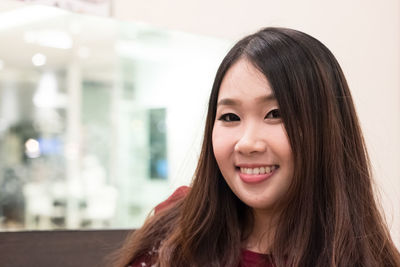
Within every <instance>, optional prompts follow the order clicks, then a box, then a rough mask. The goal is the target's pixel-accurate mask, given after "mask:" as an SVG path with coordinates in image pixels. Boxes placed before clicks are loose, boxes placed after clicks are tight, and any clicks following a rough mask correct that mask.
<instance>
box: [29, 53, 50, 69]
mask: <svg viewBox="0 0 400 267" xmlns="http://www.w3.org/2000/svg"><path fill="white" fill-rule="evenodd" d="M46 60H47V58H46V56H45V55H43V54H40V53H37V54H35V55H34V56H33V57H32V63H33V65H35V66H36V67H40V66H43V65H44V64H46Z"/></svg>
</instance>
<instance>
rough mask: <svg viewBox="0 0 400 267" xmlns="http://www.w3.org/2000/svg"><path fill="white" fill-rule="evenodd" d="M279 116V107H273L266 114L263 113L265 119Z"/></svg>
mask: <svg viewBox="0 0 400 267" xmlns="http://www.w3.org/2000/svg"><path fill="white" fill-rule="evenodd" d="M280 118H281V113H280V111H279V109H273V110H271V111H270V112H268V114H267V115H265V119H280Z"/></svg>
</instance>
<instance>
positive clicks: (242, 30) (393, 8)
mask: <svg viewBox="0 0 400 267" xmlns="http://www.w3.org/2000/svg"><path fill="white" fill-rule="evenodd" d="M112 14H113V16H114V17H115V18H117V19H121V20H131V21H142V22H145V23H150V24H152V25H156V26H159V27H162V28H167V29H173V30H181V31H186V32H192V33H198V34H204V35H211V36H216V37H222V38H228V39H231V40H237V39H238V38H240V37H242V36H243V35H245V34H248V33H251V32H253V31H255V30H257V29H259V28H261V27H264V26H283V27H291V28H295V29H298V30H301V31H304V32H307V33H309V34H311V35H313V36H314V37H316V38H317V39H319V40H321V41H322V42H323V43H325V44H326V45H327V46H328V47H329V48H330V49H331V50H332V52H333V53H334V54H335V56H336V57H337V59H338V60H339V62H340V64H341V66H342V68H343V70H344V72H345V74H346V77H347V79H348V82H349V84H350V88H351V90H352V93H353V97H354V99H355V103H356V106H357V110H358V113H359V116H360V119H361V123H362V127H363V130H364V134H365V138H366V141H367V145H368V148H369V152H370V156H371V160H372V163H373V169H374V173H375V177H376V180H377V185H378V187H379V189H380V191H381V196H382V205H383V207H384V209H385V213H386V216H387V220H388V223H389V225H390V226H391V231H392V234H393V237H394V239H395V242H396V243H397V245H398V246H399V247H400V231H399V229H400V205H399V204H400V197H399V196H400V138H399V137H400V76H399V74H400V2H399V1H398V0H387V1H376V0H351V1H348V0H336V1H320V0H302V1H289V0H280V1H271V0H269V1H268V0H252V1H244V0H241V1H239V0H218V1H214V0H202V1H195V0H191V1H188V0H169V1H161V0H158V1H157V0H148V1H138V0H114V1H113V11H112Z"/></svg>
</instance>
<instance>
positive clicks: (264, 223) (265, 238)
mask: <svg viewBox="0 0 400 267" xmlns="http://www.w3.org/2000/svg"><path fill="white" fill-rule="evenodd" d="M252 214H253V219H254V220H253V225H252V227H251V233H250V235H249V237H248V238H247V239H246V240H245V243H244V246H245V248H246V249H247V250H250V251H253V252H257V253H262V254H266V253H267V254H269V253H270V250H271V247H272V242H273V238H274V234H275V230H276V219H275V218H276V216H273V215H272V213H271V212H270V211H265V210H258V209H252Z"/></svg>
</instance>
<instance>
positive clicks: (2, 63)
mask: <svg viewBox="0 0 400 267" xmlns="http://www.w3.org/2000/svg"><path fill="white" fill-rule="evenodd" d="M2 69H4V61H3V60H1V59H0V70H2Z"/></svg>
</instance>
